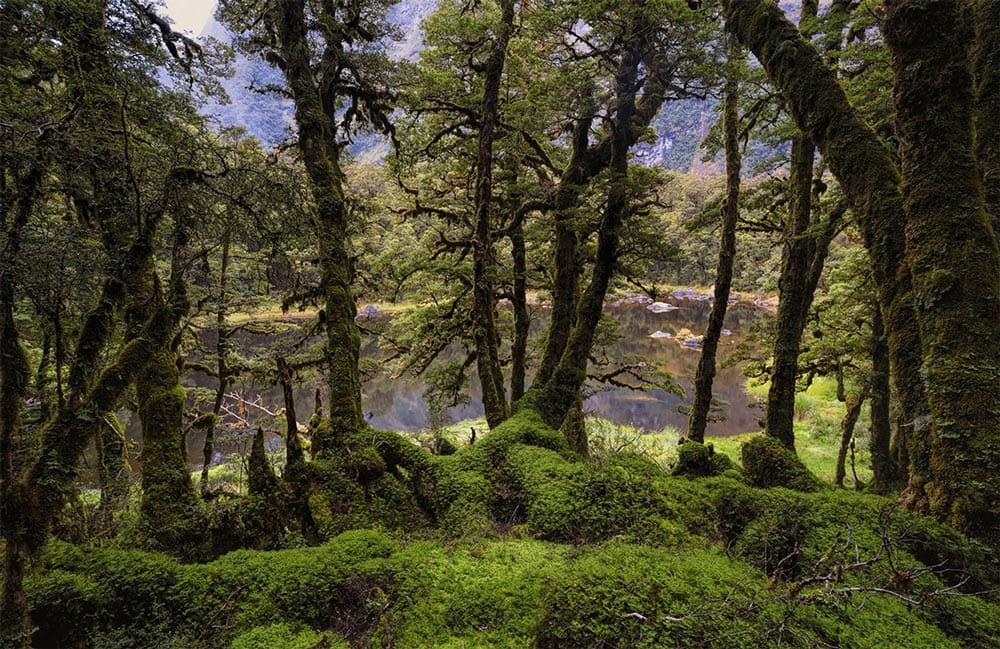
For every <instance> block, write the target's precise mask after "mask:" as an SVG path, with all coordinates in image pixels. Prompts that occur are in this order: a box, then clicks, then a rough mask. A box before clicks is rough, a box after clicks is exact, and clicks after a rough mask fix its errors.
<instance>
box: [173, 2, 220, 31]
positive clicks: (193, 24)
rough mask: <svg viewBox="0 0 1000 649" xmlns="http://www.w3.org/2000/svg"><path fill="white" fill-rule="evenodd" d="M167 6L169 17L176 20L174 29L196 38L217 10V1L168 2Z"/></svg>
mask: <svg viewBox="0 0 1000 649" xmlns="http://www.w3.org/2000/svg"><path fill="white" fill-rule="evenodd" d="M166 4H167V15H168V16H170V17H171V18H173V19H174V28H175V29H179V30H181V31H184V30H187V31H190V32H192V33H194V34H195V35H196V36H197V35H198V34H200V33H201V28H202V27H204V26H205V23H206V22H208V18H209V16H211V15H212V11H214V10H215V0H166Z"/></svg>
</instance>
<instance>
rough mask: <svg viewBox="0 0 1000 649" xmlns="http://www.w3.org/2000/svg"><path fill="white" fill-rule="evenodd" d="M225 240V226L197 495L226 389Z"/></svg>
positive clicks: (212, 450) (209, 461) (228, 332)
mask: <svg viewBox="0 0 1000 649" xmlns="http://www.w3.org/2000/svg"><path fill="white" fill-rule="evenodd" d="M229 240H230V232H229V230H228V229H227V230H226V233H225V235H224V236H223V239H222V260H221V262H220V265H219V296H218V300H219V302H218V308H217V310H216V312H215V367H216V374H217V376H218V384H217V385H216V386H215V401H214V402H213V403H212V414H213V415H214V416H215V419H214V420H213V421H212V425H211V426H206V427H205V444H204V446H202V449H201V457H202V465H201V496H202V498H204V497H205V495H206V494H207V493H208V471H209V469H210V468H211V466H212V459H213V458H214V457H215V427H216V426H217V425H218V424H217V421H218V418H219V413H220V412H222V402H223V400H224V399H225V398H226V390H228V389H229V339H230V337H231V336H232V333H233V332H232V330H231V329H229V327H227V326H226V302H227V300H228V299H229V298H228V296H227V295H226V287H227V284H228V282H229V245H230V244H229Z"/></svg>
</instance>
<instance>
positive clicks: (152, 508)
mask: <svg viewBox="0 0 1000 649" xmlns="http://www.w3.org/2000/svg"><path fill="white" fill-rule="evenodd" d="M135 387H136V394H137V395H138V396H139V418H140V419H141V420H142V455H141V460H142V503H141V506H140V510H139V511H140V516H141V521H142V525H143V527H144V528H145V530H146V531H147V533H148V534H149V535H150V536H151V537H152V538H153V540H154V542H155V545H156V546H157V547H158V548H160V549H163V550H166V551H169V552H183V551H185V550H188V549H190V548H189V547H188V545H189V544H192V543H194V542H196V541H197V539H198V537H199V535H200V533H201V532H203V531H204V530H203V529H202V528H201V526H200V525H199V519H200V518H201V515H200V511H199V503H198V498H197V496H196V495H195V491H194V487H193V485H192V484H191V476H190V474H189V473H188V471H187V466H186V464H187V463H186V460H187V454H186V449H185V444H184V435H183V434H182V427H183V419H184V399H185V392H184V388H183V387H181V384H180V372H179V371H178V369H177V357H176V354H174V353H173V352H172V351H171V350H170V349H169V348H165V349H161V350H159V351H158V352H157V353H156V354H154V355H152V356H151V357H150V358H149V360H148V361H147V363H146V365H145V367H144V368H143V370H142V371H141V372H140V373H139V375H138V376H137V377H136V382H135Z"/></svg>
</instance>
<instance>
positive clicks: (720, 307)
mask: <svg viewBox="0 0 1000 649" xmlns="http://www.w3.org/2000/svg"><path fill="white" fill-rule="evenodd" d="M740 51H741V50H740V48H739V47H737V46H732V47H730V61H731V62H733V63H735V62H736V60H737V59H738V58H739V57H740ZM724 101H725V104H724V108H723V113H722V128H723V133H724V138H725V150H726V200H725V203H723V205H722V210H721V217H722V233H721V237H720V241H719V262H718V267H717V269H716V271H715V301H714V302H713V303H712V312H711V314H709V316H708V327H707V328H706V329H705V337H704V338H703V339H702V349H701V358H700V359H699V360H698V370H697V372H696V373H695V377H694V397H693V401H692V404H691V416H690V418H689V420H688V437H689V438H690V439H692V440H694V441H696V442H699V443H703V442H704V441H705V428H706V427H707V425H708V412H709V409H710V407H711V405H712V382H713V380H714V379H715V357H716V351H717V350H718V347H719V339H720V337H721V336H722V325H723V324H724V322H725V320H726V310H727V308H728V307H729V289H730V287H731V286H732V283H733V262H734V260H735V258H736V222H737V219H738V217H739V209H740V208H739V198H740V167H741V156H740V143H739V127H740V125H739V81H738V79H737V78H736V77H735V76H730V77H729V78H728V79H727V80H726V87H725V100H724Z"/></svg>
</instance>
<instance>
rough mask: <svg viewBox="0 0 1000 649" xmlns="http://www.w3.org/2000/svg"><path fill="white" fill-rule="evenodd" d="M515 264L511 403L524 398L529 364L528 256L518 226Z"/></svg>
mask: <svg viewBox="0 0 1000 649" xmlns="http://www.w3.org/2000/svg"><path fill="white" fill-rule="evenodd" d="M510 249H511V261H512V263H513V271H514V283H513V290H512V296H511V303H512V304H513V307H514V340H513V341H512V343H511V346H510V402H511V403H512V404H513V403H517V401H518V400H519V399H520V398H521V397H523V396H524V387H525V381H526V374H527V365H528V330H529V329H530V327H531V318H530V316H529V315H528V281H527V280H528V256H527V250H526V248H525V245H524V227H523V225H522V224H521V223H516V224H515V225H514V227H513V228H511V231H510Z"/></svg>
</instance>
